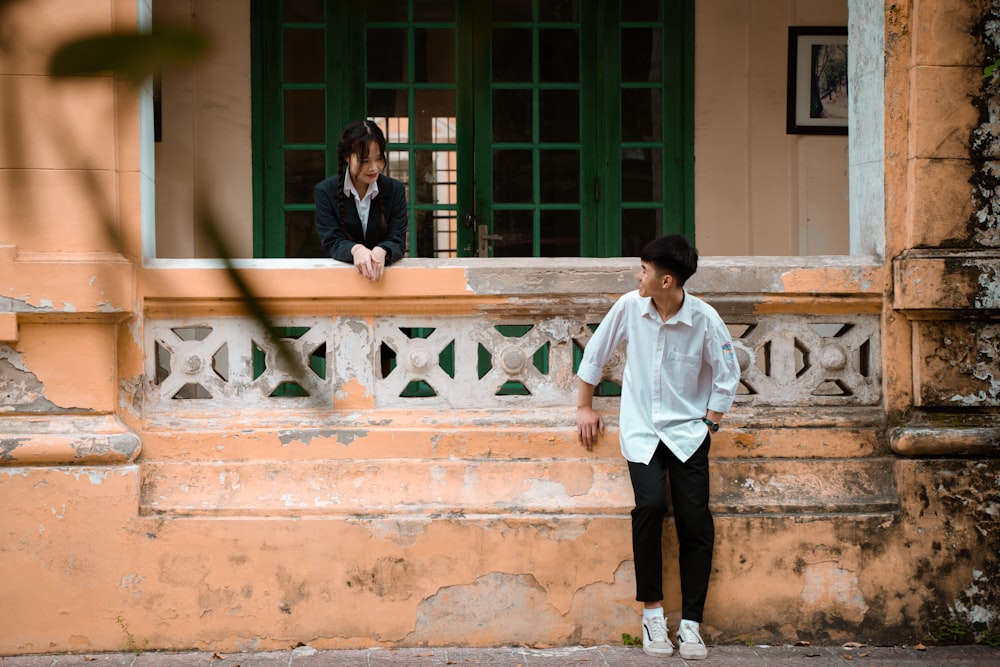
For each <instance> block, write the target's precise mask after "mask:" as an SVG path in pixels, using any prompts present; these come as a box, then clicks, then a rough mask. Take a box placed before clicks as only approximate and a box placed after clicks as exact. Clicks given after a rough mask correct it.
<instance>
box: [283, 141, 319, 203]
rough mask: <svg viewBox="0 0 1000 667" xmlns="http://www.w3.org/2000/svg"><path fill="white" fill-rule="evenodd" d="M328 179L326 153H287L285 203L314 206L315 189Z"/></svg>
mask: <svg viewBox="0 0 1000 667" xmlns="http://www.w3.org/2000/svg"><path fill="white" fill-rule="evenodd" d="M324 178H326V151H285V203H287V204H312V203H313V201H314V195H313V188H315V187H316V184H317V183H319V182H320V181H322V180H323V179H324Z"/></svg>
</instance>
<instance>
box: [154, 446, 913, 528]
mask: <svg viewBox="0 0 1000 667" xmlns="http://www.w3.org/2000/svg"><path fill="white" fill-rule="evenodd" d="M892 471H893V468H892V465H891V464H888V465H887V462H886V460H885V459H865V460H834V461H820V460H802V459H792V460H769V461H753V462H747V461H744V460H742V459H716V460H714V461H713V462H712V468H711V475H712V488H713V494H712V506H713V508H714V509H715V510H716V511H718V512H720V513H723V514H748V515H749V514H752V515H763V514H791V515H795V514H826V513H841V514H870V513H884V512H892V511H894V510H896V509H897V508H898V504H899V501H898V497H897V495H896V487H895V483H894V479H893V476H892ZM633 505H634V501H633V496H632V487H631V484H630V483H629V480H628V468H627V467H626V466H625V465H624V463H623V462H622V461H620V460H608V459H596V460H594V459H591V460H586V459H585V460H581V459H550V460H544V461H534V460H513V461H512V460H507V461H502V460H501V461H497V460H481V459H465V460H447V461H421V460H401V459H366V460H356V461H299V462H290V461H246V462H177V463H159V462H150V463H144V464H143V465H142V493H141V499H140V507H141V512H142V513H144V514H166V515H180V516H188V515H203V516H319V517H324V516H325V517H366V516H370V517H385V516H392V517H402V516H410V517H428V518H434V517H449V516H466V515H475V516H493V517H496V518H499V517H503V516H508V515H515V516H520V515H537V516H543V515H544V516H552V517H558V516H571V515H572V516H595V515H627V514H628V513H629V511H630V510H631V509H632V507H633Z"/></svg>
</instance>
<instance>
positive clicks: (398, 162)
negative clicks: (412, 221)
mask: <svg viewBox="0 0 1000 667" xmlns="http://www.w3.org/2000/svg"><path fill="white" fill-rule="evenodd" d="M382 173H383V174H385V175H386V176H389V177H390V178H395V179H396V180H397V181H399V182H400V183H403V184H404V185H406V201H410V197H411V196H412V195H411V194H410V154H409V153H408V152H407V151H389V159H388V160H386V163H385V169H383V170H382Z"/></svg>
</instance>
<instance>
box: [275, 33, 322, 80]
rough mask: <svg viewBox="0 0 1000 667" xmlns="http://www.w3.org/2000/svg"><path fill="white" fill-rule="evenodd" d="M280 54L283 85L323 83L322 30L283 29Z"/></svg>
mask: <svg viewBox="0 0 1000 667" xmlns="http://www.w3.org/2000/svg"><path fill="white" fill-rule="evenodd" d="M282 33H283V44H282V53H283V54H284V67H283V72H284V74H283V76H284V82H285V83H323V63H324V62H325V61H326V58H325V57H324V55H323V29H322V28H285V29H284V30H283V31H282Z"/></svg>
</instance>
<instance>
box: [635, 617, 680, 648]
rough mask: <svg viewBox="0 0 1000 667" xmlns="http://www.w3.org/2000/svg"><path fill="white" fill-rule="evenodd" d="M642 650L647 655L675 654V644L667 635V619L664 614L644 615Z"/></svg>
mask: <svg viewBox="0 0 1000 667" xmlns="http://www.w3.org/2000/svg"><path fill="white" fill-rule="evenodd" d="M642 652H643V653H645V654H646V655H662V656H669V655H673V653H674V645H673V644H672V643H671V642H670V637H668V636H667V619H665V618H664V617H663V616H653V617H652V618H646V617H643V619H642Z"/></svg>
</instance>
